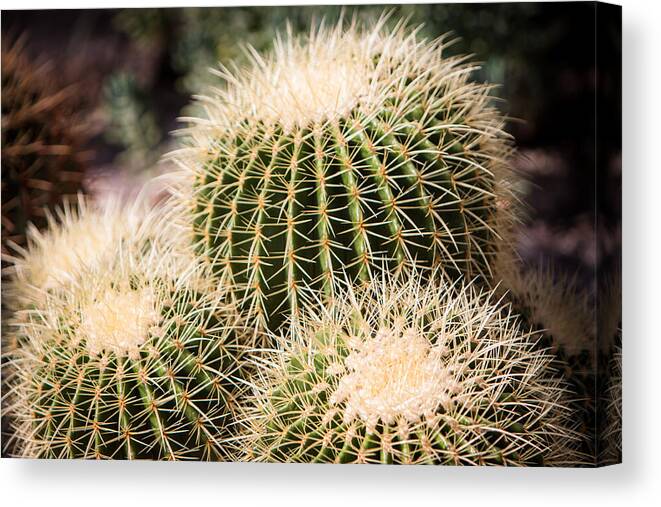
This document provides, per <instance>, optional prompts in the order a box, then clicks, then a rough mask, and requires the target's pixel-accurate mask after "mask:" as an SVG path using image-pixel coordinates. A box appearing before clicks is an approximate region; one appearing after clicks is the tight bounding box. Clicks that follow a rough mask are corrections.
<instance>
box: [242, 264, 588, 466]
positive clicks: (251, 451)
mask: <svg viewBox="0 0 661 507" xmlns="http://www.w3.org/2000/svg"><path fill="white" fill-rule="evenodd" d="M253 362H254V363H255V366H256V368H257V373H256V374H255V376H254V378H253V380H251V383H252V384H253V385H254V387H253V394H252V398H250V397H247V398H246V401H245V403H244V404H243V405H242V411H241V412H242V416H241V418H240V419H241V420H242V425H243V426H244V428H245V429H244V439H243V442H242V450H243V453H244V455H245V456H246V458H247V459H249V460H256V461H268V462H322V463H374V464H377V463H381V464H447V465H518V466H527V465H549V466H553V465H558V466H562V465H564V466H567V465H576V464H580V463H583V462H584V459H585V457H584V456H583V455H582V454H581V453H580V452H579V451H577V448H578V445H579V443H580V440H581V436H580V434H579V433H578V432H576V431H575V428H574V426H575V423H574V421H573V411H572V408H571V406H570V403H569V399H570V397H571V393H570V391H569V389H568V387H567V384H566V383H565V382H564V381H563V380H562V379H561V378H559V376H558V375H557V372H556V371H555V370H554V366H553V355H552V354H551V353H550V351H549V350H548V349H540V348H539V347H537V346H536V343H535V341H534V340H533V339H532V338H531V333H530V332H527V331H525V330H524V329H523V328H522V327H521V326H520V322H519V320H518V318H517V317H516V316H515V315H513V314H512V313H511V309H510V308H509V307H508V306H503V305H502V304H501V301H499V300H498V299H497V298H496V297H495V296H494V293H493V292H490V291H488V290H487V291H483V290H480V289H478V287H477V286H476V285H474V284H473V285H458V284H455V285H453V286H451V285H448V284H444V283H443V282H441V284H440V285H434V284H424V283H421V280H420V277H419V276H417V277H415V276H414V277H409V276H406V277H402V278H400V279H399V280H396V279H395V278H391V277H389V276H385V275H384V276H382V277H380V278H377V279H375V280H374V281H372V282H371V283H370V284H369V285H367V286H364V287H358V288H354V287H353V286H352V285H351V284H346V285H345V286H343V287H337V288H336V292H335V295H334V299H333V301H332V303H330V304H329V305H327V306H311V307H310V308H309V309H308V310H306V311H304V312H302V315H301V316H300V317H299V318H298V319H296V320H295V321H294V322H293V323H292V326H291V329H290V334H289V335H287V336H286V337H285V338H284V339H283V338H280V340H278V349H277V350H274V351H270V352H264V353H262V354H261V355H257V356H255V358H254V359H253Z"/></svg>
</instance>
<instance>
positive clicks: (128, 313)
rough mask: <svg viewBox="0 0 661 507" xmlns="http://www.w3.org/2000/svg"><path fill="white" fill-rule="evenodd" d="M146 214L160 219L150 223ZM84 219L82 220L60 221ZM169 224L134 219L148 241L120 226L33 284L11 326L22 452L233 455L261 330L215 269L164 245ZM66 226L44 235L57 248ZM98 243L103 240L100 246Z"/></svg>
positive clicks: (10, 392)
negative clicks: (247, 364) (253, 341)
mask: <svg viewBox="0 0 661 507" xmlns="http://www.w3.org/2000/svg"><path fill="white" fill-rule="evenodd" d="M159 212H160V210H158V211H157V213H159ZM92 213H93V212H92V211H90V210H88V211H87V214H86V215H85V216H84V217H82V219H81V220H82V223H85V224H88V223H90V221H93V222H95V223H97V224H103V223H106V224H108V223H112V221H111V220H110V217H109V216H105V217H104V218H103V219H101V218H100V217H97V219H96V220H93V218H92V217H91V216H90V214H92ZM123 216H124V215H122V214H120V213H118V214H117V215H115V219H116V220H118V219H120V218H122V217H123ZM165 216H167V214H165ZM145 224H151V226H150V229H149V230H144V226H145ZM77 225H78V222H77V221H75V220H74V221H72V222H70V223H68V224H65V225H62V226H61V227H63V228H65V227H69V228H73V227H76V226H77ZM167 230H168V228H167V227H166V226H164V224H160V225H159V220H151V219H149V218H145V222H144V223H143V227H142V228H141V227H137V228H136V229H135V230H134V234H135V235H137V236H140V235H142V237H141V240H140V241H139V240H138V238H137V237H134V238H121V237H118V236H116V235H112V234H113V231H112V230H111V229H107V230H105V231H104V230H102V231H99V232H101V233H102V234H101V235H103V233H104V232H105V235H107V236H111V235H112V236H111V240H110V242H109V244H108V243H106V242H100V241H94V242H93V243H87V244H85V243H83V245H82V247H81V248H82V249H81V251H78V252H77V255H78V256H82V254H87V255H89V256H94V257H96V262H88V263H85V262H80V263H79V264H78V267H77V268H74V266H73V264H71V265H67V266H66V267H67V271H66V274H67V278H66V280H65V279H59V280H58V283H57V284H52V285H50V286H49V287H48V288H47V289H46V290H43V291H42V292H38V291H34V290H33V291H27V292H24V293H22V299H21V300H20V302H21V304H22V309H17V310H16V311H15V315H14V317H13V319H12V322H11V323H10V328H9V334H10V335H12V336H14V340H13V341H14V342H15V343H16V344H17V345H16V346H14V347H12V348H10V349H9V351H8V352H7V354H8V363H7V378H6V379H5V380H6V385H5V387H6V391H5V392H6V393H7V400H8V402H7V410H6V415H8V416H9V417H10V419H11V422H12V424H13V425H14V427H15V432H14V436H13V439H12V440H13V441H12V442H9V444H10V446H11V447H12V451H13V453H14V454H16V455H18V456H21V457H32V458H37V457H38V458H113V459H134V458H135V459H223V458H225V457H226V456H227V455H226V453H225V451H224V444H223V441H224V439H225V438H226V436H227V432H228V428H229V427H230V426H231V423H232V416H233V413H234V410H235V408H234V407H235V397H236V395H237V394H238V393H239V391H240V385H241V384H240V379H241V376H242V371H243V364H244V363H243V361H242V359H241V358H242V355H243V353H244V348H245V347H246V346H247V342H246V340H247V338H248V337H249V336H250V335H248V334H247V333H246V332H245V331H244V327H243V326H242V324H241V319H240V317H239V316H238V312H236V311H235V310H234V309H233V307H232V306H230V305H228V304H226V303H225V301H226V299H227V298H225V297H224V296H223V294H219V293H218V292H217V291H216V290H215V289H213V288H211V287H209V284H208V283H207V280H208V276H206V275H205V274H204V272H201V271H200V270H199V269H198V268H197V267H196V266H195V264H194V263H193V264H191V263H189V262H181V260H180V259H179V258H178V257H179V255H180V252H178V251H176V250H175V249H174V247H172V244H171V243H170V246H171V248H170V249H167V248H164V245H167V244H168V242H167V241H165V240H164V241H162V242H160V245H158V243H159V241H155V239H158V235H159V234H160V232H159V231H167ZM63 236H66V233H65V232H64V231H61V230H55V231H53V233H52V235H45V236H41V242H40V243H39V246H40V247H42V248H43V249H44V250H45V251H46V252H48V251H50V252H51V253H52V254H53V255H54V254H56V253H58V248H57V246H58V242H59V240H60V239H61V237H63ZM49 238H51V239H52V241H50V242H49ZM92 245H96V246H98V247H100V249H101V250H102V251H100V252H97V251H91V250H90V247H91V246H92ZM77 246H79V245H76V244H71V245H70V248H71V249H73V250H76V247H77ZM49 247H50V248H49ZM36 250H37V251H36V252H35V255H34V257H31V253H30V252H27V253H26V256H25V258H24V260H23V267H24V268H28V267H30V266H32V264H31V262H30V261H31V260H34V261H35V263H34V265H35V266H38V267H39V270H38V271H37V273H38V274H43V266H41V265H40V263H42V262H43V258H42V253H43V252H41V251H38V250H39V249H36ZM182 251H185V248H182ZM72 255H73V253H72ZM54 262H55V263H56V264H57V262H58V260H55V261H54ZM182 266H188V267H187V268H185V269H183V268H182ZM61 273H63V272H60V274H61ZM51 274H54V273H53V272H51ZM50 280H51V281H52V280H55V278H50ZM30 298H32V299H30ZM17 306H18V303H17Z"/></svg>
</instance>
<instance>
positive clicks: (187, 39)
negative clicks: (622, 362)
mask: <svg viewBox="0 0 661 507" xmlns="http://www.w3.org/2000/svg"><path fill="white" fill-rule="evenodd" d="M390 8H391V9H392V10H393V16H392V18H391V19H394V20H396V19H399V18H401V17H408V18H410V20H411V23H412V24H416V25H417V24H422V23H424V26H423V28H422V34H423V35H425V36H427V37H437V36H439V35H441V34H445V33H447V32H452V34H453V35H454V36H456V37H458V38H459V40H458V41H457V42H456V44H454V45H453V46H452V47H451V49H450V52H451V53H472V54H474V55H475V59H477V60H478V61H480V62H482V63H483V66H482V69H481V70H480V71H479V72H477V73H476V75H475V79H477V80H483V81H490V82H493V83H499V84H501V87H500V89H499V90H498V91H497V92H496V95H498V96H499V97H500V98H501V99H503V100H502V101H499V102H498V106H499V107H500V108H502V110H503V111H504V112H505V113H506V114H507V115H508V116H509V117H510V118H511V120H510V121H509V124H508V130H509V131H510V132H511V133H512V134H513V135H514V137H515V139H516V142H517V146H518V148H519V152H518V155H517V157H516V160H515V161H514V163H515V166H516V168H517V169H518V170H520V171H521V172H522V173H524V174H525V175H526V176H527V178H528V183H527V188H526V189H525V190H526V193H525V195H526V201H527V203H528V205H529V211H530V212H529V216H528V218H527V220H526V224H525V226H524V227H523V228H522V230H521V234H520V237H519V245H518V246H519V250H520V253H521V255H522V256H523V258H524V259H525V260H527V261H529V262H530V263H536V262H538V261H544V262H551V263H552V264H553V265H555V266H558V267H560V268H561V269H563V270H566V271H568V272H571V273H578V275H579V278H580V279H581V280H583V281H584V283H585V284H590V283H593V282H594V273H595V269H602V268H603V269H614V268H613V266H615V265H616V264H617V263H619V250H620V216H621V207H620V205H621V204H620V194H621V186H620V182H621V100H620V96H621V90H620V86H621V85H620V78H619V76H620V74H621V67H620V63H621V46H620V22H619V18H618V19H605V18H604V19H602V21H604V22H605V23H604V24H603V25H601V26H602V27H603V28H602V30H601V31H600V32H599V33H595V13H596V9H597V7H596V6H595V4H590V3H571V4H565V3H522V4H449V5H406V6H394V7H390ZM383 9H384V7H383V6H356V7H346V8H344V15H345V17H350V16H352V15H356V16H358V17H360V18H369V17H374V16H378V15H379V14H380V13H381V12H382V11H383ZM341 13H342V8H341V7H324V6H318V7H316V6H311V7H271V8H264V7H260V8H250V7H240V8H177V9H125V10H75V11H74V10H58V11H3V12H2V35H3V39H2V51H3V62H2V70H3V77H2V80H3V81H2V82H3V94H2V115H3V120H2V121H3V148H2V149H3V154H2V155H3V178H2V181H3V183H2V185H3V187H2V200H3V204H2V206H3V208H2V210H3V242H4V240H5V239H6V238H12V239H13V240H16V241H17V242H19V243H20V242H21V238H22V230H23V228H24V225H25V223H26V222H27V221H28V220H31V221H35V222H37V223H38V222H39V220H40V219H41V218H40V217H42V215H43V211H42V209H43V207H44V206H46V207H47V206H52V205H54V204H55V203H57V202H58V200H59V199H60V198H61V196H62V195H63V194H67V193H72V192H73V193H75V192H76V191H77V190H78V189H83V190H84V191H86V192H88V193H92V194H95V195H96V196H98V197H100V198H102V197H103V195H106V194H107V193H108V192H118V191H125V192H129V193H130V192H131V191H135V189H137V188H139V187H140V185H141V183H142V182H144V181H146V180H147V179H149V178H151V177H152V176H154V175H155V174H157V173H159V172H161V171H165V170H167V169H168V168H167V166H166V165H165V164H163V163H160V162H159V160H160V158H161V156H162V155H163V154H164V153H166V152H168V151H169V150H170V149H172V148H173V147H174V141H173V140H172V137H171V136H170V132H171V131H172V130H174V129H176V128H178V126H180V125H179V124H178V121H177V118H178V117H179V116H181V115H185V114H189V113H190V112H191V111H190V110H189V108H190V107H191V106H189V105H188V104H189V102H190V96H191V94H194V93H198V92H201V91H203V90H204V88H205V86H206V85H207V84H208V83H209V82H210V79H211V78H212V76H211V74H210V73H209V72H208V68H209V67H215V66H216V65H217V63H218V62H222V63H224V64H227V63H228V62H230V61H231V60H235V61H238V62H239V63H240V62H241V61H242V59H244V58H245V57H244V53H243V50H242V47H243V46H244V45H245V44H250V45H252V46H254V47H255V48H257V49H258V50H267V49H268V48H269V47H270V45H271V41H272V39H273V36H274V35H275V34H276V33H277V32H278V31H279V30H283V29H284V28H285V26H286V22H287V20H288V21H289V22H290V23H291V24H292V27H293V29H294V31H307V30H308V29H309V26H310V24H311V23H316V22H319V21H320V20H321V19H322V18H323V19H325V20H326V22H329V23H332V22H334V21H335V20H337V19H338V18H339V16H340V15H341ZM597 37H598V38H599V40H600V51H599V53H598V54H597V53H596V52H595V40H597ZM595 54H597V59H598V64H596V62H595ZM12 79H13V80H14V81H16V80H17V79H20V80H22V83H23V86H22V88H21V87H19V88H21V89H23V90H24V89H25V88H26V87H27V88H28V89H30V90H31V92H30V93H31V94H32V95H29V96H28V97H27V98H26V97H25V92H20V93H19V92H15V93H11V92H12V88H11V80H12ZM30 87H32V88H30ZM62 90H64V93H61V92H62ZM21 93H22V95H21ZM35 97H37V98H38V99H35ZM35 101H36V102H37V103H38V104H40V106H41V107H38V108H36V111H35V108H34V107H33V108H32V109H30V107H28V106H26V105H25V103H26V102H28V103H34V102H35ZM597 106H598V110H599V118H598V122H599V129H598V131H596V130H595V126H596V123H595V118H596V115H595V111H596V108H597ZM26 110H27V111H28V113H25V111H26ZM30 115H37V116H38V115H41V116H40V118H42V119H41V120H29V119H27V118H28V117H29V116H30ZM44 115H45V116H44ZM44 118H45V119H44ZM30 121H32V123H33V124H39V125H41V127H35V126H34V125H33V124H30ZM26 122H27V124H28V126H27V127H26V126H25V124H26ZM43 125H47V126H48V127H47V128H44V127H43ZM26 130H27V132H28V133H27V134H26ZM595 132H596V133H595ZM595 135H598V138H596V137H595ZM595 144H596V145H597V146H596V149H595ZM18 145H23V146H24V147H25V146H26V145H27V146H28V148H24V149H27V151H28V152H29V153H30V154H32V155H33V159H32V160H31V161H30V162H29V163H26V162H25V156H24V155H25V153H23V157H22V158H21V157H18V158H16V157H14V156H15V155H16V153H14V151H16V149H18V148H17V146H18ZM53 147H55V148H53ZM12 150H14V151H12ZM12 157H14V158H12ZM44 160H46V161H49V162H44ZM51 162H52V163H51ZM49 164H50V165H53V164H55V165H57V171H56V172H57V174H58V175H59V176H56V177H53V176H52V173H53V171H54V169H52V168H51V167H45V166H46V165H49ZM62 174H63V175H64V176H62ZM54 178H55V179H56V180H57V181H55V182H53V179H54ZM58 178H59V179H58ZM595 182H596V184H595ZM26 210H27V211H26Z"/></svg>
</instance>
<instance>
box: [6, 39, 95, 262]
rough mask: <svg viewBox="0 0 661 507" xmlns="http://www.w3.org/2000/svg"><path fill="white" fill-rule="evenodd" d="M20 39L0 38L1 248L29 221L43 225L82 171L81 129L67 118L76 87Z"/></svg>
mask: <svg viewBox="0 0 661 507" xmlns="http://www.w3.org/2000/svg"><path fill="white" fill-rule="evenodd" d="M24 44H25V40H24V39H18V40H17V41H15V42H14V43H12V42H10V41H9V40H3V44H2V46H3V51H2V251H3V254H9V253H10V252H11V248H10V245H12V244H18V245H24V244H25V232H26V227H27V226H28V224H29V223H32V224H33V225H34V226H36V227H39V228H43V227H45V226H46V225H47V224H46V219H45V213H46V211H47V210H49V209H50V210H52V209H53V208H55V207H56V206H58V205H60V204H61V203H62V202H65V201H66V200H67V199H69V198H71V197H75V195H76V193H77V192H79V191H81V190H82V189H83V178H84V174H85V159H84V154H83V151H82V150H83V148H82V146H83V145H84V143H85V142H86V140H87V129H86V127H85V126H83V125H82V124H81V123H80V122H78V121H76V120H74V119H73V118H74V117H75V115H76V99H75V96H76V88H75V87H72V86H68V87H62V86H60V85H59V84H58V82H57V79H56V77H55V74H54V73H53V72H52V70H51V69H49V68H47V67H45V66H40V67H36V66H35V65H34V64H33V63H32V62H31V61H30V58H29V56H28V55H27V54H26V52H25V49H24ZM3 265H4V262H3Z"/></svg>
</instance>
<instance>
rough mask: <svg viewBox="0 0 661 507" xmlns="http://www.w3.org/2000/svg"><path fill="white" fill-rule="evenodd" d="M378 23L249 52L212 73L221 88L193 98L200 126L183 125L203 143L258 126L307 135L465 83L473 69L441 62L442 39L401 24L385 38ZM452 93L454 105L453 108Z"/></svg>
mask: <svg viewBox="0 0 661 507" xmlns="http://www.w3.org/2000/svg"><path fill="white" fill-rule="evenodd" d="M386 21H387V17H382V18H381V19H379V21H377V22H376V23H375V24H374V25H373V26H372V27H370V28H364V27H361V26H359V25H358V24H357V23H351V24H350V25H349V26H347V25H346V23H344V22H342V21H340V23H338V24H337V25H335V26H332V27H327V26H324V25H323V24H322V25H321V26H320V27H318V28H313V29H312V30H311V31H310V33H309V34H308V35H307V36H306V37H294V36H293V35H292V34H291V33H287V34H286V36H284V37H283V36H279V37H278V38H277V39H276V41H275V45H274V49H273V50H272V51H271V52H270V53H269V54H268V55H266V56H262V55H260V54H259V53H257V52H256V51H254V50H253V49H249V51H248V53H249V63H248V65H247V66H246V67H244V68H236V66H235V67H234V68H232V69H229V68H227V67H224V66H223V67H221V68H219V69H217V70H214V71H213V72H214V73H215V74H216V75H217V76H218V77H219V78H220V79H221V80H222V84H221V86H220V87H217V88H213V89H212V90H210V91H209V92H207V94H206V95H204V96H201V97H198V98H199V101H200V105H202V106H203V107H204V109H205V111H206V115H207V118H206V119H197V118H185V120H188V121H192V122H194V123H195V124H197V127H198V129H197V132H195V134H196V135H199V134H200V130H199V129H203V130H204V129H208V131H209V134H210V138H212V137H213V136H215V135H218V134H219V133H222V132H226V131H229V132H234V131H236V130H237V129H240V128H243V126H250V125H254V124H255V123H258V122H260V123H262V124H263V125H265V126H266V127H274V126H276V125H277V126H278V127H280V128H282V129H283V130H284V131H291V130H293V129H294V128H296V127H299V128H304V127H310V128H314V127H315V126H317V127H319V126H320V125H323V124H324V123H326V122H333V121H336V120H338V119H340V118H351V117H355V118H359V117H362V118H365V117H369V116H370V115H372V114H375V113H376V112H379V111H383V110H384V107H385V106H386V100H387V99H393V98H404V97H408V99H409V100H411V99H414V100H419V99H420V98H421V97H424V96H425V95H426V94H432V95H433V94H434V92H435V91H436V90H439V89H440V88H442V87H443V86H446V85H448V83H450V82H456V83H463V82H465V81H466V77H467V76H468V74H470V72H471V71H472V70H474V69H475V67H470V66H466V65H463V61H464V60H463V59H461V58H449V57H446V55H445V54H444V48H445V47H446V46H447V43H446V42H445V38H444V37H441V38H439V39H437V40H435V41H427V40H424V39H420V38H419V37H418V32H419V29H411V28H409V27H407V25H406V24H405V23H403V22H400V23H398V24H397V26H395V27H394V28H393V29H392V30H385V24H386ZM412 89H413V90H415V93H414V94H411V93H410V90H412ZM457 91H458V92H459V95H458V96H457V97H455V99H457V100H461V96H460V94H461V89H460V88H459V89H458V90H457ZM466 91H468V92H471V93H474V90H466ZM416 105H417V103H413V102H410V103H407V104H401V106H400V107H402V108H407V107H411V106H416ZM427 107H429V108H434V107H435V105H434V104H433V103H430V104H428V105H427ZM210 146H212V145H210Z"/></svg>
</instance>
